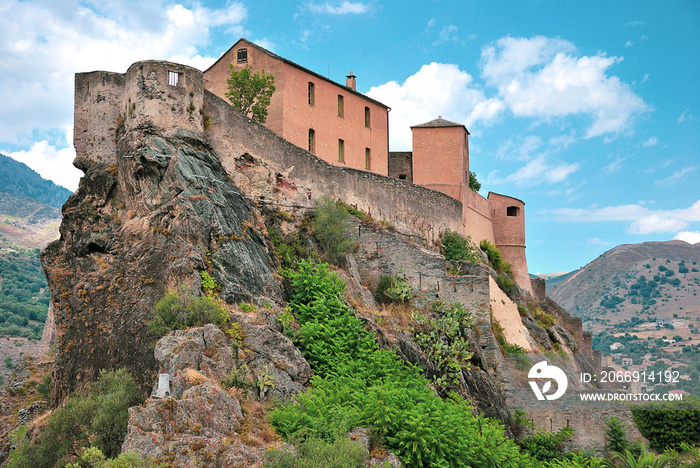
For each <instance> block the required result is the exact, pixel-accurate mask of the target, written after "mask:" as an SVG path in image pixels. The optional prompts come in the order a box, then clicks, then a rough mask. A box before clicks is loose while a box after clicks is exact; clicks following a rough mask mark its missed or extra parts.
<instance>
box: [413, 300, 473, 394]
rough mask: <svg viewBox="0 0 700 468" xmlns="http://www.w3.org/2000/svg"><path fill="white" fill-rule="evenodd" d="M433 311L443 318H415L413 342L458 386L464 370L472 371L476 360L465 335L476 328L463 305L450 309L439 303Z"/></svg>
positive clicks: (434, 306)
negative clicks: (468, 330)
mask: <svg viewBox="0 0 700 468" xmlns="http://www.w3.org/2000/svg"><path fill="white" fill-rule="evenodd" d="M433 311H434V312H435V313H436V314H438V315H439V318H438V319H430V320H427V319H426V318H425V317H422V316H414V317H413V322H414V323H413V340H414V341H415V342H416V343H417V344H418V346H420V348H421V349H422V350H423V352H424V353H425V354H426V355H427V356H428V357H429V358H430V359H431V360H432V361H433V362H434V363H435V364H436V366H437V368H438V369H439V370H440V372H442V373H443V374H444V375H445V376H446V377H447V379H448V380H449V382H450V383H452V384H455V385H458V384H459V382H460V376H461V374H462V369H467V368H469V359H471V357H472V353H471V352H470V351H469V350H468V348H469V342H468V341H467V340H466V339H465V338H464V336H463V334H462V328H463V327H471V325H472V322H471V315H469V313H468V312H467V311H466V310H465V309H464V308H463V307H462V304H459V303H457V304H451V305H449V306H447V307H446V306H445V305H444V304H443V303H442V302H439V301H437V302H435V303H433Z"/></svg>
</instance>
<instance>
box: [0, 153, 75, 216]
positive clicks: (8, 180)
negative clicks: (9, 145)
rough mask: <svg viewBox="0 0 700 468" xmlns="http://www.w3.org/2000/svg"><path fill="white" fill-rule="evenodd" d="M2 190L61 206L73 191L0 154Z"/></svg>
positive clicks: (0, 183)
mask: <svg viewBox="0 0 700 468" xmlns="http://www.w3.org/2000/svg"><path fill="white" fill-rule="evenodd" d="M0 191H3V192H7V193H9V194H11V195H15V196H19V197H28V198H32V199H34V200H36V201H39V202H42V203H44V204H46V205H49V206H53V207H55V208H59V209H60V208H61V206H63V204H64V203H65V202H66V200H67V199H68V197H69V196H70V195H71V193H72V192H71V191H70V190H68V189H67V188H65V187H61V186H60V185H56V184H55V183H53V182H51V181H50V180H46V179H44V178H43V177H41V176H40V175H39V174H38V173H37V172H36V171H34V170H33V169H31V168H30V167H29V166H27V165H26V164H24V163H21V162H19V161H15V160H14V159H12V158H10V157H9V156H5V155H4V154H0Z"/></svg>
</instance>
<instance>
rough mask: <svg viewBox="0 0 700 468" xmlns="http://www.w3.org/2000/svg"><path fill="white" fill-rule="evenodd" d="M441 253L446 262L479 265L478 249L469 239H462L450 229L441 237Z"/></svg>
mask: <svg viewBox="0 0 700 468" xmlns="http://www.w3.org/2000/svg"><path fill="white" fill-rule="evenodd" d="M442 253H443V255H444V256H445V260H447V261H448V262H471V263H481V255H480V254H479V247H477V245H476V244H474V242H472V239H471V237H469V236H467V237H462V236H461V235H460V234H459V233H458V232H455V231H452V230H450V229H448V230H446V231H445V235H444V236H443V237H442Z"/></svg>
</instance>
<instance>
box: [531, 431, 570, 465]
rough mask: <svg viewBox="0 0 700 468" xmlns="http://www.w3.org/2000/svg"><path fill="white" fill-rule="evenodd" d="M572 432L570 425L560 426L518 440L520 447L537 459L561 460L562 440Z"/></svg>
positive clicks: (562, 456) (564, 440) (562, 454)
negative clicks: (556, 429) (557, 428)
mask: <svg viewBox="0 0 700 468" xmlns="http://www.w3.org/2000/svg"><path fill="white" fill-rule="evenodd" d="M573 433H574V430H573V429H571V428H570V427H562V428H561V429H559V430H558V431H557V432H538V433H537V434H535V435H533V436H532V437H527V438H525V439H523V440H522V441H521V442H520V447H521V448H522V449H523V450H524V451H526V452H527V453H529V454H530V455H531V456H532V457H533V458H535V459H536V460H539V461H552V460H561V459H563V458H564V453H563V451H562V449H563V446H564V442H566V440H567V439H569V438H570V437H571V436H572V435H573Z"/></svg>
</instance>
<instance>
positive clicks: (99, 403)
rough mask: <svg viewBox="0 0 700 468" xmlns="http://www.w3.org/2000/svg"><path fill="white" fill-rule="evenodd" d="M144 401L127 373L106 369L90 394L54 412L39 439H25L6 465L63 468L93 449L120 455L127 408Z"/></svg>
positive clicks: (91, 388)
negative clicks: (78, 454) (75, 456)
mask: <svg viewBox="0 0 700 468" xmlns="http://www.w3.org/2000/svg"><path fill="white" fill-rule="evenodd" d="M141 402H142V400H141V397H140V395H139V391H138V388H137V387H136V383H135V382H134V380H133V379H132V378H131V376H130V375H129V374H128V373H127V372H126V371H125V370H123V369H121V370H118V371H116V372H106V371H104V370H103V371H101V372H100V376H99V378H98V379H97V381H96V382H95V383H94V384H92V386H91V387H90V390H89V393H88V395H87V396H85V397H71V398H69V399H68V400H67V401H66V404H65V406H63V407H62V408H59V409H57V410H55V411H54V412H53V413H52V414H51V416H50V417H49V421H48V423H47V424H46V426H45V427H44V428H42V429H41V431H40V432H39V436H38V438H37V439H36V440H34V441H32V442H30V441H29V440H28V439H26V438H25V439H24V440H23V441H22V442H21V443H20V444H19V445H18V447H17V449H16V450H15V452H13V453H12V456H11V458H10V462H9V464H8V465H7V466H8V467H10V468H26V467H28V466H32V467H34V468H44V467H45V468H53V467H54V466H63V465H64V464H65V463H67V462H69V461H71V459H72V458H73V456H74V454H77V453H80V452H81V451H82V450H83V449H84V448H86V447H90V446H94V447H97V448H98V449H99V450H100V451H101V452H102V453H103V454H104V455H105V456H107V457H114V456H117V455H118V454H119V452H120V451H121V445H122V443H123V442H124V438H125V437H126V429H127V423H128V421H129V413H128V409H129V407H131V406H135V405H138V404H140V403H141Z"/></svg>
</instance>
